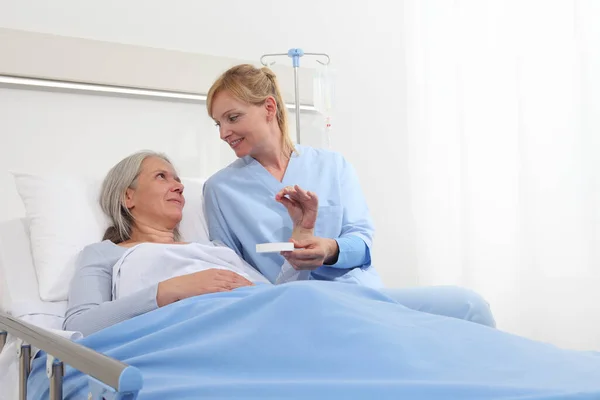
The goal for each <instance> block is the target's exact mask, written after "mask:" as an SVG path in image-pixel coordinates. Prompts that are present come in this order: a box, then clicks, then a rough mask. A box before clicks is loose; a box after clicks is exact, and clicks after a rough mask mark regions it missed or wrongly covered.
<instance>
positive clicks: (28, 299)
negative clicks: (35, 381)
mask: <svg viewBox="0 0 600 400" xmlns="http://www.w3.org/2000/svg"><path fill="white" fill-rule="evenodd" d="M27 228H28V221H27V219H25V218H23V219H14V220H9V221H4V222H2V223H0V278H1V281H0V282H2V309H4V310H5V311H8V314H7V313H6V312H0V347H2V348H3V349H2V352H1V353H0V371H3V372H2V374H1V375H2V378H0V388H1V390H2V393H1V394H0V398H1V399H2V400H4V399H7V400H8V399H10V400H12V399H14V398H15V396H16V395H17V394H18V398H19V399H25V398H26V389H27V377H28V374H29V371H30V361H31V360H30V357H31V356H32V355H33V353H32V347H33V348H37V349H41V350H44V351H46V352H48V353H49V354H51V355H52V356H54V357H56V358H55V359H52V358H50V359H49V362H48V371H47V374H48V379H49V381H50V386H51V389H50V394H51V395H50V398H51V399H62V377H63V368H64V365H63V363H67V364H69V365H72V366H73V367H75V368H77V369H79V370H80V371H82V372H84V373H85V374H87V375H89V376H90V396H91V397H89V398H90V399H102V398H106V399H109V398H115V399H117V398H131V399H133V398H135V396H136V394H137V391H139V389H140V388H141V382H142V380H141V375H140V373H139V371H138V370H137V369H135V368H132V367H128V366H127V365H125V364H123V363H122V362H120V361H117V360H114V359H111V358H110V357H107V356H105V355H102V354H100V353H97V352H95V351H93V350H90V349H89V348H87V347H84V346H81V345H79V344H76V343H74V342H73V341H71V340H69V339H67V338H65V337H64V336H61V335H60V334H57V333H58V332H59V331H60V330H61V328H62V322H63V319H64V313H65V310H66V302H44V301H42V300H41V299H40V296H39V294H38V291H37V278H36V275H35V271H34V268H33V262H32V259H31V253H30V250H29V245H30V244H29V237H28V231H27ZM17 377H18V379H16V378H17ZM120 396H121V397H120ZM127 396H128V397H127Z"/></svg>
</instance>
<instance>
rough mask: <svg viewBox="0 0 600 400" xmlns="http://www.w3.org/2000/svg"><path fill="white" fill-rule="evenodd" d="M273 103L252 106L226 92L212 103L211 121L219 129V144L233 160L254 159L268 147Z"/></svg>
mask: <svg viewBox="0 0 600 400" xmlns="http://www.w3.org/2000/svg"><path fill="white" fill-rule="evenodd" d="M275 104H276V103H275V100H274V99H273V98H272V97H269V98H268V99H267V100H266V101H265V103H264V104H262V105H259V106H255V105H252V104H247V103H244V102H241V101H239V100H237V99H236V98H234V97H233V96H231V95H230V94H229V92H227V91H222V92H219V93H218V94H217V95H216V96H215V97H214V99H213V103H212V118H213V119H214V120H215V123H216V124H217V126H218V127H219V135H220V137H221V140H223V141H225V142H226V143H227V144H228V145H229V147H231V148H232V149H233V151H234V152H235V155H236V156H237V157H245V156H248V155H250V156H256V155H258V154H260V153H262V152H263V151H264V149H266V148H270V147H272V143H271V142H272V141H273V138H275V137H276V136H274V135H273V133H272V132H271V131H272V130H273V122H274V121H275V125H276V124H277V123H276V120H275V115H276V111H277V106H276V105H275Z"/></svg>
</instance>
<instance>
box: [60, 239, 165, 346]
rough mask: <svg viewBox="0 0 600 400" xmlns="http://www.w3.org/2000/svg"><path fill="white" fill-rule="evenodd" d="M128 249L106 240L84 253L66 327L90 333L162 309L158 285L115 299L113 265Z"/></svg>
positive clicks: (85, 333)
mask: <svg viewBox="0 0 600 400" xmlns="http://www.w3.org/2000/svg"><path fill="white" fill-rule="evenodd" d="M124 251H125V249H123V248H121V247H119V246H116V245H114V244H112V243H110V242H106V241H105V242H102V243H97V244H94V245H91V246H88V247H86V248H85V249H84V250H83V251H82V252H81V254H80V256H79V259H78V262H77V270H76V271H75V276H74V277H73V280H72V281H71V285H70V289H69V302H68V309H67V313H66V318H65V321H64V323H63V329H65V330H68V331H79V332H81V333H83V334H84V335H86V336H87V335H89V334H92V333H94V332H96V331H99V330H101V329H103V328H106V327H109V326H112V325H114V324H117V323H119V322H122V321H125V320H127V319H129V318H133V317H135V316H137V315H140V314H144V313H146V312H148V311H152V310H154V309H156V308H158V305H157V303H156V294H157V286H158V285H154V286H151V287H149V288H147V289H143V290H140V291H138V292H136V293H134V294H132V295H130V296H126V297H123V298H120V299H118V300H115V301H112V267H113V265H114V264H115V263H116V262H117V260H118V259H119V258H120V256H121V255H122V254H123V252H124Z"/></svg>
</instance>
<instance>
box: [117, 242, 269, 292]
mask: <svg viewBox="0 0 600 400" xmlns="http://www.w3.org/2000/svg"><path fill="white" fill-rule="evenodd" d="M211 268H217V269H225V270H229V271H233V272H235V273H237V274H239V275H241V276H243V277H244V278H246V279H248V280H249V281H251V282H253V283H265V284H270V282H269V280H267V279H266V278H265V277H264V276H263V275H261V274H260V273H259V272H258V271H257V270H255V269H254V268H252V267H251V266H250V265H249V264H248V263H246V262H245V261H244V260H243V259H242V258H240V257H239V256H238V255H237V254H236V253H235V251H233V250H231V249H229V248H228V247H225V246H216V245H215V244H212V243H211V244H200V243H188V244H163V243H140V244H138V245H135V246H133V247H131V248H129V249H127V251H126V252H125V253H124V254H123V255H122V256H121V258H120V259H119V260H118V261H117V263H116V264H115V265H114V266H113V272H112V295H113V300H116V299H118V298H120V297H125V296H127V295H130V294H133V293H135V292H137V291H139V290H142V289H145V288H147V287H150V286H152V285H155V284H157V283H159V282H162V281H164V280H167V279H170V278H174V277H176V276H181V275H187V274H191V273H194V272H199V271H205V270H207V269H211Z"/></svg>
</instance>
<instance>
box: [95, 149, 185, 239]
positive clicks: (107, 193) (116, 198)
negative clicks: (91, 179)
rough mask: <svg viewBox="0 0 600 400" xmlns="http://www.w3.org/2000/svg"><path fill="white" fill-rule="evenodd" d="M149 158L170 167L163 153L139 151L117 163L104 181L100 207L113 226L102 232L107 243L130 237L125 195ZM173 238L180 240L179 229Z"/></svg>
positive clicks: (135, 183)
mask: <svg viewBox="0 0 600 400" xmlns="http://www.w3.org/2000/svg"><path fill="white" fill-rule="evenodd" d="M149 157H156V158H160V159H162V160H164V161H166V162H168V163H169V164H171V165H173V164H172V163H171V161H170V160H169V159H168V158H167V156H166V155H164V154H162V153H157V152H154V151H149V150H145V151H139V152H137V153H134V154H132V155H130V156H127V157H125V158H124V159H122V160H121V161H119V163H118V164H117V165H115V166H114V167H112V168H111V169H110V171H108V174H107V175H106V177H105V178H104V182H102V189H101V190H100V207H101V208H102V211H104V214H106V216H107V217H109V218H110V220H111V222H112V225H111V226H110V227H109V228H108V229H107V230H106V232H104V237H103V238H102V240H110V241H111V242H113V243H117V244H118V243H122V242H125V241H127V240H129V239H130V238H131V230H132V229H133V225H134V223H135V220H134V218H133V215H131V212H130V211H129V209H128V208H127V206H126V205H125V194H126V192H127V189H129V188H131V189H135V188H136V186H137V183H138V177H139V176H140V173H141V172H142V163H143V162H144V160H145V159H146V158H149ZM173 236H174V238H175V240H176V241H178V240H179V239H180V234H179V228H178V227H175V229H174V231H173Z"/></svg>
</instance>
